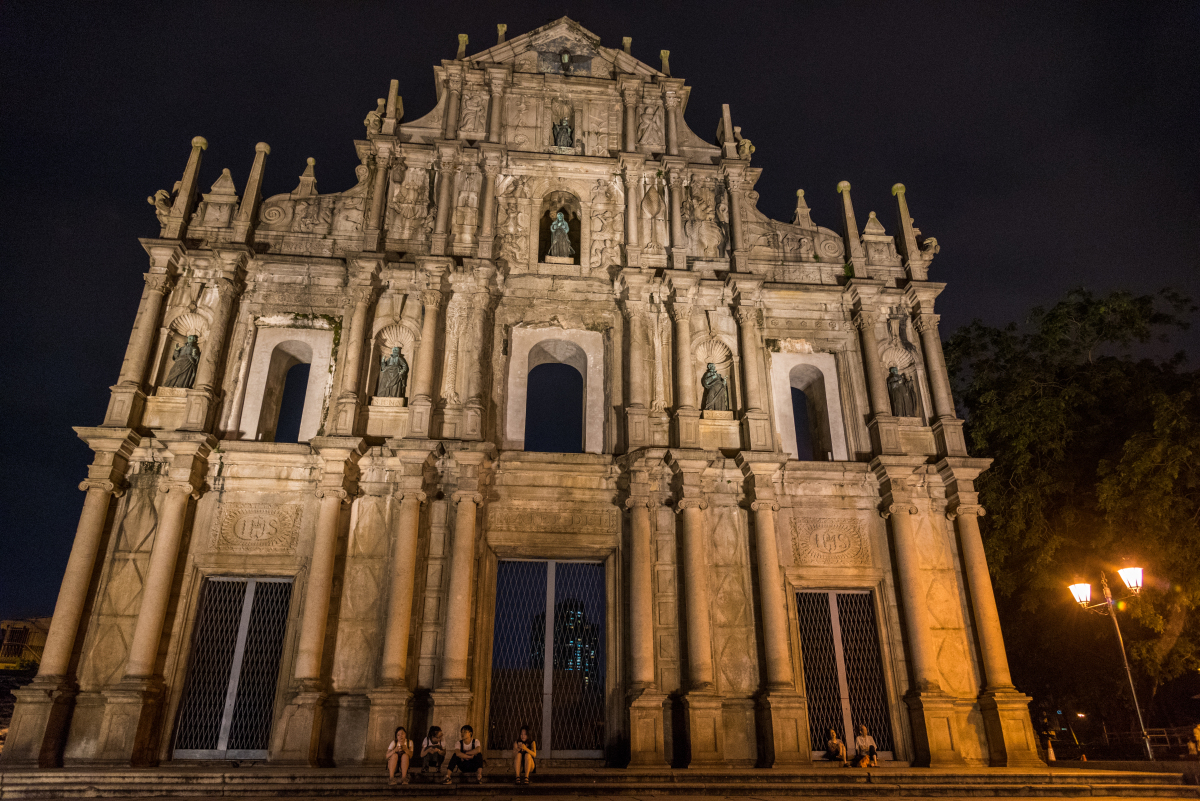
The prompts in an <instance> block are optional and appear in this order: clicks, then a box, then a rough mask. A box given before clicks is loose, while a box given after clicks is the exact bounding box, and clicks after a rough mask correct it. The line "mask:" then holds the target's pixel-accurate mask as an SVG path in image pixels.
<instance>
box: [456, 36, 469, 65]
mask: <svg viewBox="0 0 1200 801" xmlns="http://www.w3.org/2000/svg"><path fill="white" fill-rule="evenodd" d="M466 57H467V35H466V34H465V33H460V34H459V35H458V55H456V56H455V58H456V59H458V60H459V61H462V60H463V59H464V58H466Z"/></svg>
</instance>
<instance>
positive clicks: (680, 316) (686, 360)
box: [671, 298, 700, 448]
mask: <svg viewBox="0 0 1200 801" xmlns="http://www.w3.org/2000/svg"><path fill="white" fill-rule="evenodd" d="M671 319H672V320H674V321H675V337H674V339H675V365H674V373H675V376H674V377H675V416H674V418H672V427H673V429H674V430H673V431H672V434H673V437H672V438H673V439H674V441H675V444H676V445H677V446H678V447H680V448H694V447H696V446H697V445H698V444H699V442H700V410H699V409H698V408H696V370H695V368H694V365H693V364H692V322H691V320H692V304H691V302H690V300H682V299H679V298H676V300H675V302H673V303H672V304H671Z"/></svg>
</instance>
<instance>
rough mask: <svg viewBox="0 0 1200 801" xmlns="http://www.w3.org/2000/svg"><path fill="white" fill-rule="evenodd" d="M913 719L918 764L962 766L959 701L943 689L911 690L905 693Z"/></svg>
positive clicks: (914, 745)
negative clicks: (942, 690)
mask: <svg viewBox="0 0 1200 801" xmlns="http://www.w3.org/2000/svg"><path fill="white" fill-rule="evenodd" d="M904 703H906V704H908V715H909V718H910V719H911V721H912V729H913V747H914V751H915V754H914V759H913V765H914V766H917V767H929V768H942V767H959V766H961V765H963V764H965V762H964V760H963V756H962V751H961V744H960V738H961V737H962V734H961V732H959V730H958V723H957V722H956V718H957V715H956V711H957V710H956V703H955V700H954V699H953V698H950V697H949V696H946V695H942V694H941V693H921V692H918V691H915V690H914V691H910V692H909V693H908V695H906V696H904Z"/></svg>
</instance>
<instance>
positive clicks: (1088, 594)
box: [1067, 584, 1092, 606]
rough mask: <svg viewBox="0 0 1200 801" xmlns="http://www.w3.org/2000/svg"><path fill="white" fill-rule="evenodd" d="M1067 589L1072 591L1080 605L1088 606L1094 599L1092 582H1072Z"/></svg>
mask: <svg viewBox="0 0 1200 801" xmlns="http://www.w3.org/2000/svg"><path fill="white" fill-rule="evenodd" d="M1067 589H1068V590H1070V591H1071V595H1073V596H1075V602H1076V603H1078V604H1079V605H1080V606H1087V605H1088V603H1089V602H1090V601H1091V600H1092V585H1091V584H1072V585H1071V586H1070V587H1067Z"/></svg>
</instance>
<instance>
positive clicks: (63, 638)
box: [0, 428, 141, 768]
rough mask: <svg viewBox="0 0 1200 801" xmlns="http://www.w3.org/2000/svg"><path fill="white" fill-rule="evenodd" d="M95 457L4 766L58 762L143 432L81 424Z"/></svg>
mask: <svg viewBox="0 0 1200 801" xmlns="http://www.w3.org/2000/svg"><path fill="white" fill-rule="evenodd" d="M75 430H76V432H77V433H78V434H79V436H80V437H81V438H82V439H84V440H85V441H86V442H87V443H88V445H89V446H91V448H92V450H93V451H95V454H96V456H95V458H94V459H93V460H92V464H91V467H89V468H88V477H87V479H86V480H84V481H83V483H81V484H80V485H79V489H81V490H84V491H85V492H86V493H87V495H85V496H84V500H83V511H82V513H81V514H80V515H79V525H78V526H77V527H76V529H75V540H74V542H72V544H71V555H70V556H69V557H68V558H67V569H66V571H65V572H64V573H63V579H62V584H61V586H60V587H59V590H58V600H57V601H56V602H55V604H54V617H53V618H52V620H51V622H50V631H49V633H48V634H47V635H46V645H45V648H44V650H43V652H42V660H41V662H40V664H39V665H38V674H37V677H36V678H35V679H34V680H33V682H31V683H30V684H29V685H28V686H26V687H24V688H22V689H19V690H16V691H14V693H13V694H14V695H15V696H16V697H17V706H16V709H15V710H14V712H13V718H12V723H11V725H10V726H9V731H8V739H7V741H6V742H5V744H4V751H3V753H2V754H0V764H3V765H4V766H5V767H17V766H21V767H43V768H49V767H56V766H57V765H58V763H59V758H58V755H59V753H61V751H62V746H63V740H64V738H65V736H66V726H67V721H68V720H69V719H70V713H71V707H72V702H73V701H74V698H75V691H76V685H75V681H74V678H73V677H72V675H71V655H72V653H73V652H74V650H75V643H76V639H77V637H78V636H79V624H80V622H81V621H82V620H83V612H84V608H85V607H86V604H87V596H88V588H89V587H90V586H91V583H92V577H93V575H94V574H95V572H96V558H97V556H98V555H99V553H100V545H101V542H102V541H103V539H104V531H105V528H106V525H107V521H108V508H109V504H110V503H111V501H112V499H113V498H114V497H120V496H121V494H122V493H123V489H122V482H123V479H124V476H125V471H126V469H127V467H128V460H129V457H130V455H131V454H132V453H133V449H134V448H136V447H137V446H138V444H139V443H140V442H141V437H140V436H139V435H138V434H136V433H135V432H133V431H131V430H129V429H118V430H112V429H105V428H77V429H75Z"/></svg>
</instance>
